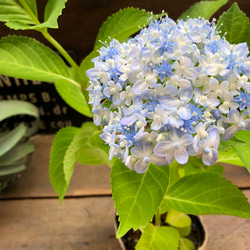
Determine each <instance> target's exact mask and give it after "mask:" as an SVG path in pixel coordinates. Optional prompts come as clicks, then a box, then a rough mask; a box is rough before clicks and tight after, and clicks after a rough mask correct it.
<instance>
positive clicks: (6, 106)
mask: <svg viewBox="0 0 250 250" xmlns="http://www.w3.org/2000/svg"><path fill="white" fill-rule="evenodd" d="M0 110H1V112H0V122H1V121H3V120H4V119H6V118H9V117H11V116H14V115H30V116H34V117H36V118H38V117H39V111H38V109H37V108H36V107H35V106H34V105H32V104H31V103H28V102H25V101H19V100H2V101H1V102H0Z"/></svg>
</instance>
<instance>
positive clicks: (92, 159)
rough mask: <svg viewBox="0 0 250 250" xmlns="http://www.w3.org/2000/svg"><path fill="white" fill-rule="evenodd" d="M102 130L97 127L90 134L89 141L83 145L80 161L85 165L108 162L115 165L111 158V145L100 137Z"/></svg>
mask: <svg viewBox="0 0 250 250" xmlns="http://www.w3.org/2000/svg"><path fill="white" fill-rule="evenodd" d="M100 132H101V131H99V130H97V127H95V131H94V132H93V133H92V134H90V135H89V138H88V142H86V143H85V144H84V147H82V149H81V152H80V155H79V157H78V159H77V161H78V162H80V163H82V164H85V165H101V164H108V165H109V166H110V167H112V166H113V164H114V160H111V161H110V160H109V146H108V145H105V144H104V141H103V140H102V139H101V138H100Z"/></svg>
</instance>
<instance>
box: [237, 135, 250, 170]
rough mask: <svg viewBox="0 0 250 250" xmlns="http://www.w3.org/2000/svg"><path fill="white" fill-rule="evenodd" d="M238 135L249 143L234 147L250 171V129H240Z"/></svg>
mask: <svg viewBox="0 0 250 250" xmlns="http://www.w3.org/2000/svg"><path fill="white" fill-rule="evenodd" d="M237 136H238V137H239V138H240V139H243V140H245V141H246V142H247V143H248V144H247V145H235V146H234V148H235V150H236V152H237V154H238V155H239V157H240V159H241V161H242V162H243V163H244V165H245V166H246V168H247V169H248V171H249V172H250V161H249V152H250V131H238V132H237Z"/></svg>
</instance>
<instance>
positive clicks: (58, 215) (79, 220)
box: [0, 197, 119, 250]
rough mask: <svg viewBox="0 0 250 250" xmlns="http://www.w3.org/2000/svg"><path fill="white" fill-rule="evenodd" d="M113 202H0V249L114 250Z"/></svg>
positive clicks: (106, 200) (115, 243)
mask: <svg viewBox="0 0 250 250" xmlns="http://www.w3.org/2000/svg"><path fill="white" fill-rule="evenodd" d="M114 214H115V211H114V208H113V201H112V199H111V198H109V197H105V198H100V197H99V198H84V199H66V200H64V201H63V204H62V205H61V206H60V205H59V202H58V200H56V199H40V200H18V201H0V215H1V216H0V225H1V234H0V249H4V250H5V249H15V250H18V249H30V250H34V249H60V250H61V249H62V250H71V249H84V250H103V249H107V250H117V249H119V244H118V241H117V239H116V237H115V229H114V224H113V223H114Z"/></svg>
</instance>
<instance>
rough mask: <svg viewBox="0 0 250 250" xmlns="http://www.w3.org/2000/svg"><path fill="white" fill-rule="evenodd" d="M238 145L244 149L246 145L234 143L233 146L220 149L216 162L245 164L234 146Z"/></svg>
mask: <svg viewBox="0 0 250 250" xmlns="http://www.w3.org/2000/svg"><path fill="white" fill-rule="evenodd" d="M240 147H242V148H244V149H246V147H247V145H238V146H237V145H236V146H235V147H231V148H228V149H227V150H226V151H220V152H219V158H218V160H217V162H221V163H229V164H233V165H237V166H242V167H244V166H245V164H244V163H243V162H242V160H241V159H240V157H239V154H238V153H237V152H236V148H240Z"/></svg>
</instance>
